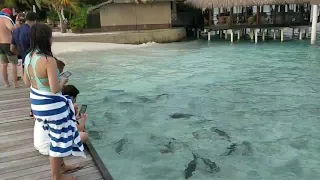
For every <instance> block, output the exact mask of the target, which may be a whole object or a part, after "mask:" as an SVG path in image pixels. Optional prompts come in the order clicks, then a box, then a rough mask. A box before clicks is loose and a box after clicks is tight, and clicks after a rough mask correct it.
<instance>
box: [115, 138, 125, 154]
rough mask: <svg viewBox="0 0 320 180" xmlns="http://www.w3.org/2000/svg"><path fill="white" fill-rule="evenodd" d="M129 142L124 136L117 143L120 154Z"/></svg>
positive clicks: (116, 148)
mask: <svg viewBox="0 0 320 180" xmlns="http://www.w3.org/2000/svg"><path fill="white" fill-rule="evenodd" d="M127 143H128V139H126V138H122V139H120V140H119V141H118V142H116V143H115V150H116V152H117V153H118V154H120V153H121V152H122V151H123V148H124V147H125V145H126V144H127Z"/></svg>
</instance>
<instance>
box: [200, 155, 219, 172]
mask: <svg viewBox="0 0 320 180" xmlns="http://www.w3.org/2000/svg"><path fill="white" fill-rule="evenodd" d="M201 159H202V161H203V162H204V164H205V165H206V166H207V167H209V172H210V173H215V172H219V171H220V168H219V166H217V164H216V163H215V162H212V161H211V160H210V159H207V158H201Z"/></svg>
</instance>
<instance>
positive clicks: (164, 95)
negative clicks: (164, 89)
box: [156, 93, 169, 100]
mask: <svg viewBox="0 0 320 180" xmlns="http://www.w3.org/2000/svg"><path fill="white" fill-rule="evenodd" d="M168 96H169V94H166V93H164V94H160V95H158V96H156V100H158V99H160V98H161V97H168Z"/></svg>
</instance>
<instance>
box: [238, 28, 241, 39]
mask: <svg viewBox="0 0 320 180" xmlns="http://www.w3.org/2000/svg"><path fill="white" fill-rule="evenodd" d="M240 38H241V29H239V30H238V40H240Z"/></svg>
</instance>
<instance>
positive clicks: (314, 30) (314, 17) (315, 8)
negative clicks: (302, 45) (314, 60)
mask: <svg viewBox="0 0 320 180" xmlns="http://www.w3.org/2000/svg"><path fill="white" fill-rule="evenodd" d="M317 22H318V4H313V5H312V28H311V44H315V43H316V40H317Z"/></svg>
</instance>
